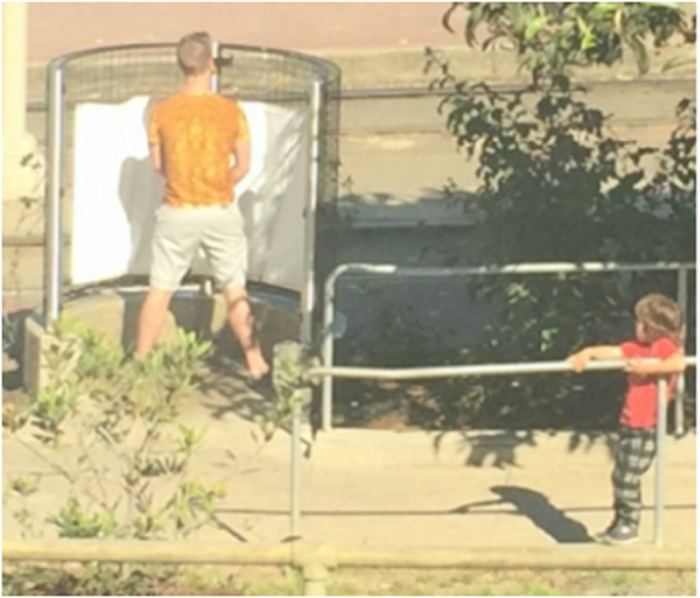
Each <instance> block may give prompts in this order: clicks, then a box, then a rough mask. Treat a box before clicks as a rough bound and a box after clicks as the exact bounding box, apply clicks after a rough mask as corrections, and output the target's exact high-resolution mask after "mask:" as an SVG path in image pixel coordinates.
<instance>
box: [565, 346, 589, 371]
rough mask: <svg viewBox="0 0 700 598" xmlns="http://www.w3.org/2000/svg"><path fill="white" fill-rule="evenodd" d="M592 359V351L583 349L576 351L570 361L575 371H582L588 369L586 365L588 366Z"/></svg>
mask: <svg viewBox="0 0 700 598" xmlns="http://www.w3.org/2000/svg"><path fill="white" fill-rule="evenodd" d="M590 360H591V355H590V353H589V352H588V351H586V350H585V349H584V350H583V351H579V352H578V353H574V354H573V355H572V356H571V357H569V359H568V362H569V365H570V366H571V369H572V370H574V372H582V371H583V370H585V369H586V366H588V362H589V361H590Z"/></svg>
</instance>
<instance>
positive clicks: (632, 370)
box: [625, 359, 656, 376]
mask: <svg viewBox="0 0 700 598" xmlns="http://www.w3.org/2000/svg"><path fill="white" fill-rule="evenodd" d="M625 371H626V372H627V373H628V374H637V375H638V376H648V375H649V374H654V373H655V371H656V368H655V364H653V363H644V361H643V360H641V359H627V360H626V361H625Z"/></svg>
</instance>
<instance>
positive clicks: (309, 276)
mask: <svg viewBox="0 0 700 598" xmlns="http://www.w3.org/2000/svg"><path fill="white" fill-rule="evenodd" d="M309 108H310V118H311V123H310V124H311V127H310V128H311V142H310V146H309V160H310V163H309V186H308V190H309V191H308V197H307V201H306V206H305V209H304V219H305V229H304V256H303V267H304V280H303V287H302V292H301V302H302V304H301V342H302V344H303V345H304V346H305V347H310V346H311V344H312V341H313V338H312V337H313V317H314V309H315V307H316V275H315V268H316V259H315V253H316V209H317V206H318V202H319V197H320V192H321V180H320V179H321V112H322V110H323V81H322V80H320V79H316V80H315V81H314V82H313V84H312V86H311V103H310V106H309Z"/></svg>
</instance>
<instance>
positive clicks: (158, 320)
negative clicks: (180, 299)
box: [136, 289, 173, 357]
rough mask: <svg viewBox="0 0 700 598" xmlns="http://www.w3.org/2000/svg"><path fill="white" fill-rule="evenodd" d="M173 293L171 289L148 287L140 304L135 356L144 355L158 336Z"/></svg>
mask: <svg viewBox="0 0 700 598" xmlns="http://www.w3.org/2000/svg"><path fill="white" fill-rule="evenodd" d="M172 296H173V294H172V292H171V291H164V290H161V289H150V290H149V291H148V294H147V295H146V298H145V299H144V301H143V305H142V306H141V315H140V316H139V328H138V333H137V335H136V356H137V357H145V356H146V355H148V353H149V351H150V350H151V349H152V348H153V345H155V343H156V341H157V340H158V337H159V336H160V333H161V331H162V330H163V326H164V325H165V318H166V317H167V315H168V307H169V306H170V299H171V298H172Z"/></svg>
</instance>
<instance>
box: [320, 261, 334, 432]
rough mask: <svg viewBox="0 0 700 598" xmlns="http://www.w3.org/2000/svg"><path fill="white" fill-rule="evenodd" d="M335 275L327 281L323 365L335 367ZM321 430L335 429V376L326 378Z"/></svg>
mask: <svg viewBox="0 0 700 598" xmlns="http://www.w3.org/2000/svg"><path fill="white" fill-rule="evenodd" d="M335 279H336V276H335V275H331V276H330V277H329V278H328V280H327V281H326V287H325V289H324V293H323V297H324V300H323V301H324V303H323V350H322V351H323V354H322V359H323V365H324V366H326V367H333V349H334V347H335V338H334V336H333V321H334V319H335ZM321 429H322V430H323V431H324V432H330V431H331V430H332V429H333V376H330V375H329V376H324V377H323V385H322V390H321Z"/></svg>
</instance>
